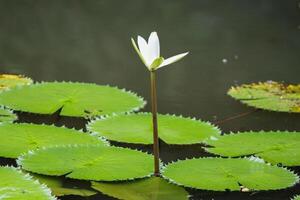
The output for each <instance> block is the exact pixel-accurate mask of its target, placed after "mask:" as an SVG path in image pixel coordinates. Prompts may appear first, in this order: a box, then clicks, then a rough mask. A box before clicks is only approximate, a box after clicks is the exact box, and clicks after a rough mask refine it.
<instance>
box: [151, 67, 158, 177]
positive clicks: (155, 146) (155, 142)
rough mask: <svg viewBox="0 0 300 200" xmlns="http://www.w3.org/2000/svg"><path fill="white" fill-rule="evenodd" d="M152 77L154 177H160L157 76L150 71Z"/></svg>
mask: <svg viewBox="0 0 300 200" xmlns="http://www.w3.org/2000/svg"><path fill="white" fill-rule="evenodd" d="M150 75H151V76H150V77H151V107H152V125H153V154H154V175H155V176H159V175H160V172H159V141H158V127H157V97H156V76H155V75H156V74H155V71H150Z"/></svg>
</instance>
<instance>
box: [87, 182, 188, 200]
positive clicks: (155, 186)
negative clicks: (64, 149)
mask: <svg viewBox="0 0 300 200" xmlns="http://www.w3.org/2000/svg"><path fill="white" fill-rule="evenodd" d="M92 188H94V189H95V190H98V191H100V192H102V193H104V194H106V195H109V196H112V197H115V198H118V199H123V200H153V199H155V200H188V195H189V194H188V193H187V192H186V191H185V189H184V188H182V187H178V186H176V185H173V184H170V183H168V182H167V181H165V180H164V179H162V178H159V177H151V178H145V179H141V180H135V181H130V182H129V181H126V182H113V183H109V182H92Z"/></svg>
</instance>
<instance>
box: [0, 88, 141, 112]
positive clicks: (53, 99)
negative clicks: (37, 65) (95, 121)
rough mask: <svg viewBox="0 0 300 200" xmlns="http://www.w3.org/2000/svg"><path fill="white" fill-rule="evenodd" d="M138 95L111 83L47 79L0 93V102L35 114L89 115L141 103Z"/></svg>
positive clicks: (137, 106) (139, 105) (138, 106)
mask: <svg viewBox="0 0 300 200" xmlns="http://www.w3.org/2000/svg"><path fill="white" fill-rule="evenodd" d="M144 103H145V102H144V101H143V99H142V98H140V97H138V96H137V95H136V94H134V93H132V92H126V91H125V90H120V89H118V88H115V87H109V86H100V85H96V84H88V83H66V82H51V83H50V82H49V83H39V84H33V85H28V86H23V87H17V88H13V89H11V90H8V91H4V92H2V93H1V94H0V104H2V105H5V106H7V107H10V108H11V109H14V110H20V111H25V112H32V113H39V114H53V113H55V112H57V111H59V112H60V113H59V114H60V115H62V116H78V117H91V116H98V115H109V114H112V113H125V112H129V111H134V110H138V109H139V108H141V107H143V106H144Z"/></svg>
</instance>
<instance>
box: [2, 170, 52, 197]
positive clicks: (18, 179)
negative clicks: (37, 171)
mask: <svg viewBox="0 0 300 200" xmlns="http://www.w3.org/2000/svg"><path fill="white" fill-rule="evenodd" d="M0 177H1V181H0V199H5V200H6V199H7V200H20V199H22V200H33V199H34V200H55V199H56V198H55V197H53V196H52V195H51V191H50V190H49V189H48V188H47V187H46V186H44V185H41V184H39V183H38V182H37V181H34V180H33V179H32V178H31V177H30V176H29V175H28V174H23V173H22V172H21V171H19V170H17V169H16V168H13V167H0Z"/></svg>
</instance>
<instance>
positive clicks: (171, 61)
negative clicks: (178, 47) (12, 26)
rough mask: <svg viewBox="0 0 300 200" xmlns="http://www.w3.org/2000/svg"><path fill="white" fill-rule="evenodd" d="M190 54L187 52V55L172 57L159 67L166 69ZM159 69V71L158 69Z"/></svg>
mask: <svg viewBox="0 0 300 200" xmlns="http://www.w3.org/2000/svg"><path fill="white" fill-rule="evenodd" d="M188 53H189V52H185V53H181V54H178V55H176V56H172V57H170V58H168V59H165V60H164V62H163V63H162V64H161V65H160V66H159V67H158V68H161V67H164V66H166V65H169V64H172V63H174V62H177V61H178V60H180V59H182V58H183V57H184V56H186V55H187V54H188ZM158 68H157V69H158Z"/></svg>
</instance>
